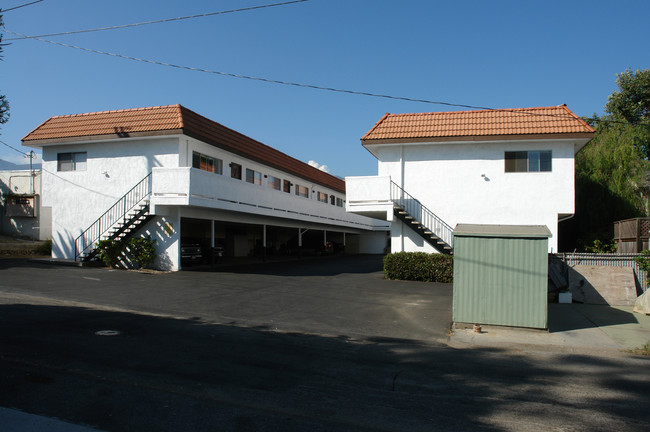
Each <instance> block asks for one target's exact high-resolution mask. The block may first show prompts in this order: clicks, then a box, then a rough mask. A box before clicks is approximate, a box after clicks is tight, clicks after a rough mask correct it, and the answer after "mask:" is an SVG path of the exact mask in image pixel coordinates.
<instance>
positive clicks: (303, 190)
mask: <svg viewBox="0 0 650 432" xmlns="http://www.w3.org/2000/svg"><path fill="white" fill-rule="evenodd" d="M295 189H296V195H298V196H301V197H304V198H309V188H308V187H305V186H300V185H296V188H295Z"/></svg>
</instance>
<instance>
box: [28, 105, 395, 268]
mask: <svg viewBox="0 0 650 432" xmlns="http://www.w3.org/2000/svg"><path fill="white" fill-rule="evenodd" d="M23 145H25V146H29V147H34V148H40V149H42V151H43V165H42V168H43V174H42V207H43V208H45V209H47V211H48V212H49V211H51V215H52V216H51V218H52V243H53V245H52V246H53V250H52V256H53V257H54V258H63V259H76V260H80V259H84V258H85V257H87V256H88V255H89V253H91V251H92V250H93V248H94V245H95V243H96V241H97V240H98V239H100V238H106V237H107V236H108V235H109V233H111V232H115V231H119V230H120V229H122V227H123V226H127V227H128V229H126V231H130V233H131V234H130V235H139V236H147V235H148V236H151V238H153V239H155V240H156V248H157V250H156V251H157V254H158V258H157V261H156V264H155V265H156V267H158V268H161V269H168V270H178V269H180V268H181V258H180V253H181V244H182V243H183V242H190V243H199V244H201V245H202V246H205V247H211V246H215V245H217V244H218V245H222V246H223V247H225V250H226V254H227V255H229V256H234V257H237V256H246V255H250V254H254V253H262V254H267V253H268V254H273V253H292V251H295V250H298V251H300V250H308V249H313V250H316V249H322V248H323V247H324V245H325V244H326V243H327V244H330V245H331V244H336V245H338V246H340V247H345V250H346V252H348V253H355V252H358V253H382V252H383V251H384V248H385V247H386V239H387V231H388V230H389V223H387V222H386V221H379V220H376V219H370V218H367V217H364V216H359V215H355V214H351V213H346V211H345V204H344V203H345V200H346V194H345V182H344V181H343V180H341V179H339V178H337V177H334V176H332V175H330V174H327V173H325V172H323V171H320V170H318V169H316V168H314V167H312V166H309V165H308V164H305V163H303V162H300V161H298V160H296V159H294V158H292V157H290V156H288V155H286V154H284V153H282V152H280V151H277V150H275V149H273V148H271V147H269V146H267V145H264V144H262V143H260V142H258V141H256V140H254V139H252V138H249V137H247V136H245V135H243V134H241V133H239V132H236V131H234V130H232V129H229V128H227V127H225V126H223V125H221V124H219V123H217V122H214V121H212V120H209V119H207V118H205V117H203V116H201V115H199V114H197V113H195V112H193V111H191V110H189V109H187V108H185V107H183V106H180V105H170V106H162V107H149V108H139V109H128V110H117V111H105V112H95V113H86V114H77V115H66V116H55V117H51V118H49V119H48V120H46V121H45V122H43V123H42V124H41V125H39V126H38V127H37V128H36V129H34V130H33V131H31V132H30V133H29V134H28V135H27V136H25V138H23Z"/></svg>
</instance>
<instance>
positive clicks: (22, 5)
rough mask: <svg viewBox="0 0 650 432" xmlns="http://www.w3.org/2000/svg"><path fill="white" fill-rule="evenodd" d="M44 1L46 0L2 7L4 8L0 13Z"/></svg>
mask: <svg viewBox="0 0 650 432" xmlns="http://www.w3.org/2000/svg"><path fill="white" fill-rule="evenodd" d="M42 1H45V0H36V1H33V2H30V3H25V4H21V5H20V6H14V7H11V8H9V9H2V10H0V13H5V12H9V11H12V10H15V9H20V8H22V7H25V6H30V5H33V4H36V3H40V2H42Z"/></svg>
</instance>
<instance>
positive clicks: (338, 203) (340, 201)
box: [336, 198, 344, 207]
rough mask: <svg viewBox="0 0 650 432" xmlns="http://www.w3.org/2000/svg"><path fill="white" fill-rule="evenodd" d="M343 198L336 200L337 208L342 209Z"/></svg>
mask: <svg viewBox="0 0 650 432" xmlns="http://www.w3.org/2000/svg"><path fill="white" fill-rule="evenodd" d="M343 203H344V201H343V198H336V206H337V207H343Z"/></svg>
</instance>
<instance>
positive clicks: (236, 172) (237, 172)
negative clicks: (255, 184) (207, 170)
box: [230, 162, 241, 180]
mask: <svg viewBox="0 0 650 432" xmlns="http://www.w3.org/2000/svg"><path fill="white" fill-rule="evenodd" d="M230 177H232V178H234V179H237V180H241V165H239V164H236V163H234V162H231V163H230Z"/></svg>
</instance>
